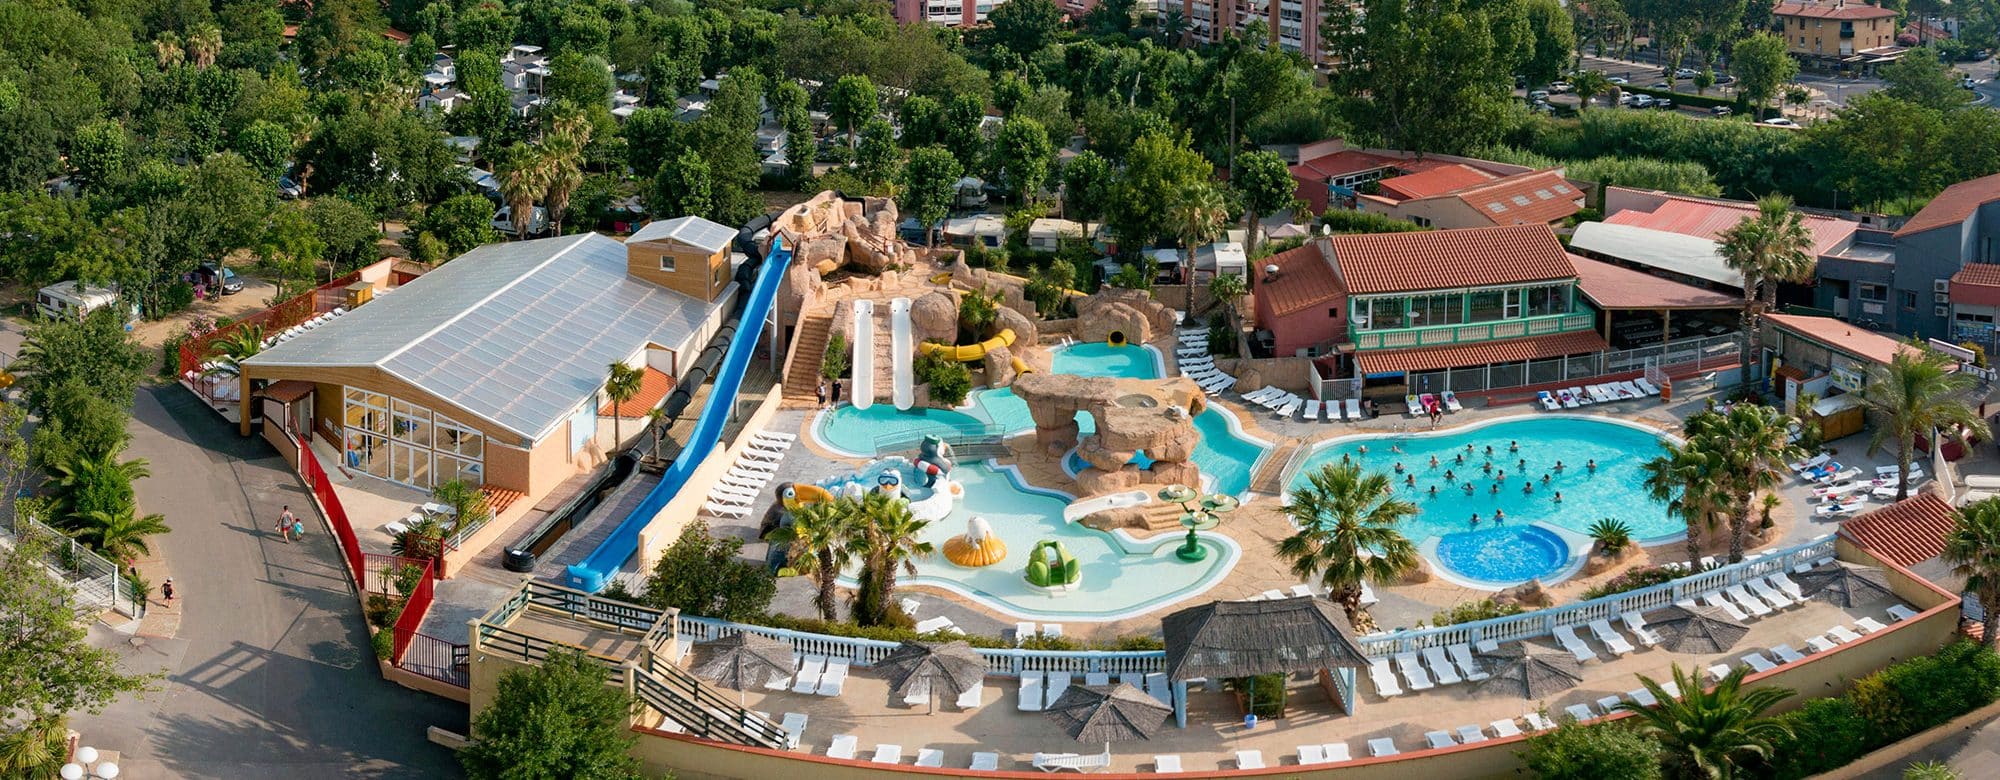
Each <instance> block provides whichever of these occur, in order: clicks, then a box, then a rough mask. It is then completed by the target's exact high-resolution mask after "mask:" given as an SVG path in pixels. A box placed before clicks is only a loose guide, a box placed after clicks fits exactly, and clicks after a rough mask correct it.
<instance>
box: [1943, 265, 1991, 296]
mask: <svg viewBox="0 0 2000 780" xmlns="http://www.w3.org/2000/svg"><path fill="white" fill-rule="evenodd" d="M1951 302H1952V303H1965V304H1972V305H1975V306H2000V264H1994V263H1968V264H1966V266H1965V267H1964V268H1960V269H1958V273H1955V274H1952V275H1951Z"/></svg>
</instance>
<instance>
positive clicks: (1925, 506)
mask: <svg viewBox="0 0 2000 780" xmlns="http://www.w3.org/2000/svg"><path fill="white" fill-rule="evenodd" d="M1957 520H1958V512H1957V511H1956V510H1954V509H1952V508H1951V504H1948V503H1945V500H1944V499H1943V498H1941V497H1939V496H1938V495H1937V494H1936V493H1932V492H1930V491H1928V490H1925V491H1918V492H1916V493H1912V494H1910V497H1909V498H1906V499H1903V500H1901V501H1898V502H1896V503H1893V504H1890V505H1888V506H1885V507H1882V508H1880V509H1876V510H1874V511H1871V512H1868V513H1867V514H1863V515H1861V516H1860V517H1856V518H1854V519H1853V520H1849V521H1847V523H1846V525H1844V526H1842V527H1841V529H1840V532H1841V533H1842V534H1845V535H1846V536H1847V538H1848V539H1850V540H1852V541H1853V542H1854V543H1855V544H1858V545H1861V546H1862V547H1866V548H1868V549H1869V550H1872V551H1874V552H1875V554H1877V555H1880V556H1881V557H1884V558H1887V559H1889V560H1892V561H1895V562H1896V563H1899V564H1902V565H1904V566H1914V565H1916V564H1919V563H1923V562H1924V561H1928V560H1930V559H1932V558H1935V557H1937V555H1938V553H1941V552H1944V539H1945V536H1946V535H1948V534H1950V533H1951V528H1952V525H1953V524H1954V523H1956V522H1957Z"/></svg>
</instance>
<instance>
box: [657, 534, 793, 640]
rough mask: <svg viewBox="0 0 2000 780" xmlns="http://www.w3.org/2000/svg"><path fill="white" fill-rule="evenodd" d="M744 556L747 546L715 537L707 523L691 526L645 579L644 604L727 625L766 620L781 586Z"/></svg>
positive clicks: (741, 541) (760, 567)
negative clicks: (742, 554) (718, 619)
mask: <svg viewBox="0 0 2000 780" xmlns="http://www.w3.org/2000/svg"><path fill="white" fill-rule="evenodd" d="M742 551H743V540H741V539H737V538H734V537H727V536H721V537H718V536H712V535H710V534H709V532H708V524H707V523H704V522H695V523H693V524H690V525H689V526H688V527H687V528H686V529H685V530H682V531H681V535H680V538H679V539H676V540H674V543H673V544H672V545H670V546H669V547H667V551H666V553H665V554H663V555H661V556H660V562H659V563H657V564H655V565H654V566H653V572H652V576H650V577H647V578H646V593H645V604H646V605H647V606H650V607H654V608H656V609H678V610H680V611H682V612H685V613H687V614H690V615H699V616H701V617H712V618H722V619H724V620H739V621H741V620H750V619H752V618H754V617H756V616H757V615H761V614H763V613H764V611H765V610H766V608H768V607H770V606H771V598H772V597H773V596H776V595H777V593H778V583H777V581H776V580H774V579H772V578H771V574H770V572H768V571H766V570H765V569H764V567H763V566H759V565H755V564H751V563H747V562H744V561H742V560H739V558H740V554H741V553H742Z"/></svg>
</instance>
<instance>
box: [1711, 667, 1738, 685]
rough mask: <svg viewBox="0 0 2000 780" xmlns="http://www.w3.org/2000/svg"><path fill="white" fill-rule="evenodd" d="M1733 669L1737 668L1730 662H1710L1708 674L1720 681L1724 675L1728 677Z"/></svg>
mask: <svg viewBox="0 0 2000 780" xmlns="http://www.w3.org/2000/svg"><path fill="white" fill-rule="evenodd" d="M1732 671H1735V670H1734V669H1732V668H1731V667H1730V666H1729V664H1709V666H1708V676H1709V677H1710V678H1711V679H1714V680H1716V681H1717V682H1720V681H1721V680H1722V678H1724V677H1728V676H1729V673H1730V672H1732Z"/></svg>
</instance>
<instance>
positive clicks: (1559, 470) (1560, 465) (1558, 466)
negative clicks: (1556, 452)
mask: <svg viewBox="0 0 2000 780" xmlns="http://www.w3.org/2000/svg"><path fill="white" fill-rule="evenodd" d="M1563 468H1564V466H1563V462H1562V461H1556V473H1557V474H1561V473H1563Z"/></svg>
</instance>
